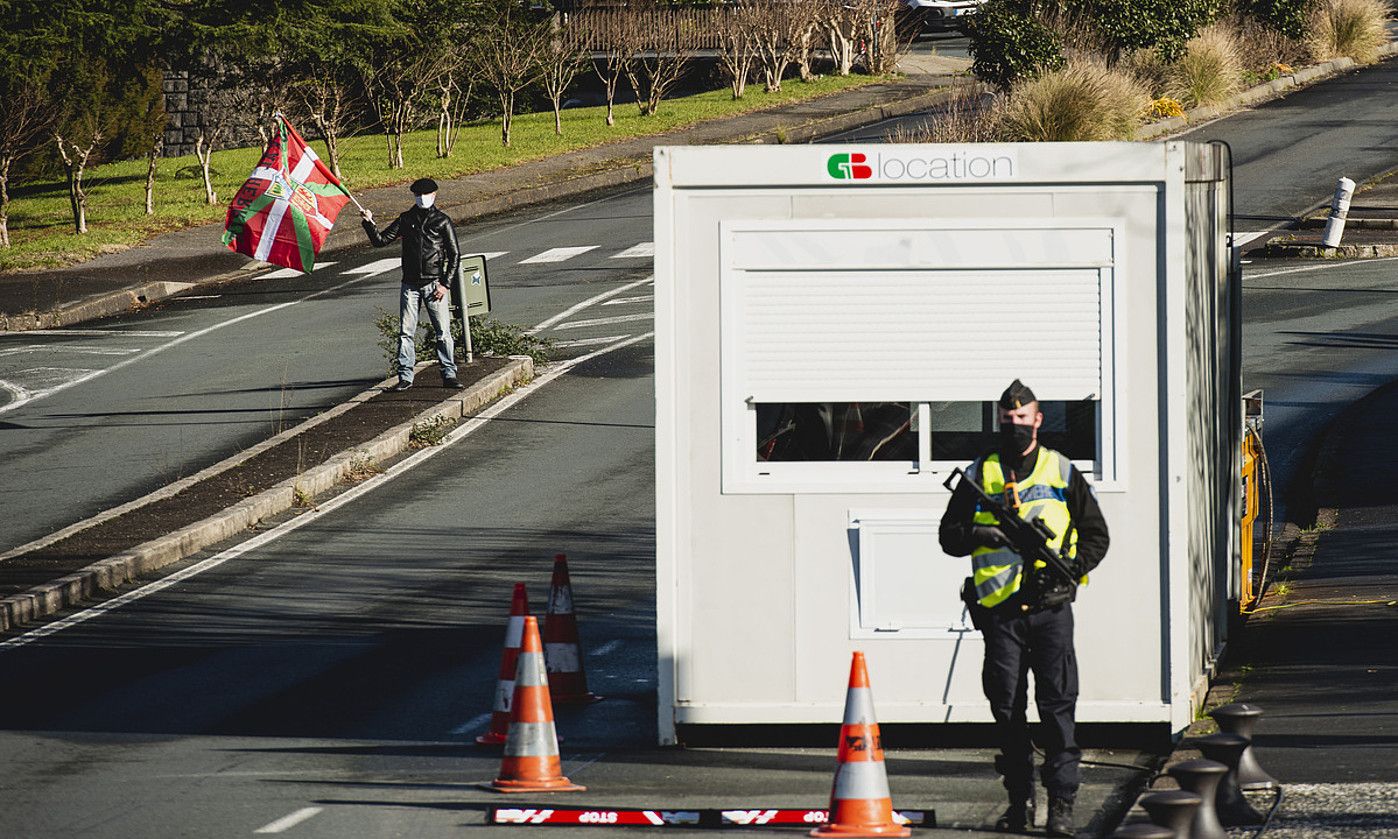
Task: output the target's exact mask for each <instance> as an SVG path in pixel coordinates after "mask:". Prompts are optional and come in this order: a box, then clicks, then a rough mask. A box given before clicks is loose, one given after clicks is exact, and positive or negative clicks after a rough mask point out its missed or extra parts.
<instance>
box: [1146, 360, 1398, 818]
mask: <svg viewBox="0 0 1398 839" xmlns="http://www.w3.org/2000/svg"><path fill="white" fill-rule="evenodd" d="M1394 416H1398V384H1392V385H1388V386H1386V387H1384V388H1381V389H1380V390H1378V391H1376V392H1374V393H1373V394H1371V395H1369V396H1368V397H1366V398H1365V399H1362V400H1360V401H1359V402H1357V403H1355V404H1354V405H1351V406H1350V407H1349V408H1348V409H1347V410H1346V411H1345V412H1344V413H1343V414H1341V415H1340V416H1339V418H1337V419H1336V421H1335V422H1334V423H1333V424H1332V425H1331V427H1330V428H1329V429H1328V430H1327V431H1326V432H1325V434H1324V436H1323V437H1322V440H1321V444H1320V449H1319V454H1318V457H1317V463H1318V464H1319V466H1318V467H1317V471H1316V474H1315V476H1314V488H1315V495H1316V504H1317V507H1318V511H1317V516H1316V526H1315V527H1313V528H1310V529H1308V530H1306V531H1303V533H1302V535H1301V536H1300V537H1299V538H1298V540H1297V547H1296V549H1295V551H1294V552H1293V553H1292V555H1291V558H1290V560H1289V564H1288V565H1287V566H1285V567H1284V568H1283V569H1282V571H1281V572H1280V573H1279V574H1278V578H1277V580H1276V581H1275V582H1274V583H1272V585H1271V586H1270V587H1269V589H1268V591H1267V594H1266V597H1265V598H1264V600H1263V603H1262V605H1261V607H1260V608H1259V609H1258V610H1257V611H1256V612H1255V613H1254V614H1252V615H1251V616H1250V617H1249V618H1248V620H1247V623H1246V625H1245V626H1244V627H1243V628H1242V629H1241V630H1238V631H1236V632H1235V634H1234V636H1233V638H1232V640H1231V641H1230V649H1229V652H1228V657H1227V660H1226V662H1225V666H1224V667H1223V669H1222V671H1221V672H1220V674H1219V676H1218V678H1217V679H1216V680H1215V683H1214V684H1215V687H1214V689H1213V690H1212V691H1211V692H1210V695H1209V699H1208V702H1207V706H1208V707H1217V706H1219V705H1221V704H1225V703H1228V702H1248V703H1251V704H1255V705H1257V706H1259V707H1261V708H1262V709H1263V711H1264V712H1265V715H1264V716H1263V717H1262V719H1261V722H1260V723H1259V724H1258V726H1257V731H1256V733H1255V736H1254V740H1253V743H1254V745H1255V749H1256V753H1257V758H1258V760H1259V762H1261V764H1262V766H1263V768H1264V769H1266V771H1267V772H1269V773H1270V774H1271V775H1272V776H1273V777H1275V778H1276V779H1277V780H1278V781H1279V782H1280V783H1281V785H1282V787H1283V792H1284V795H1285V797H1284V799H1283V800H1282V803H1281V806H1280V809H1279V810H1278V812H1277V815H1276V817H1275V819H1274V820H1273V822H1272V825H1271V826H1270V827H1269V829H1268V830H1267V832H1266V834H1265V837H1266V839H1320V837H1325V839H1360V837H1364V839H1368V837H1378V836H1389V837H1393V836H1398V486H1394V485H1393V484H1392V483H1391V482H1389V481H1387V480H1386V478H1387V473H1389V472H1391V471H1392V469H1393V467H1394V465H1395V464H1398V435H1395V434H1394V433H1393V422H1392V418H1393V417H1394ZM1214 730H1216V729H1215V728H1214V727H1213V724H1212V721H1211V720H1209V719H1207V718H1205V719H1202V720H1200V721H1199V722H1196V723H1195V724H1194V725H1193V726H1191V727H1190V729H1189V730H1188V731H1187V732H1186V739H1185V740H1184V741H1183V742H1182V743H1181V745H1180V747H1179V748H1178V749H1176V751H1175V753H1174V754H1173V755H1171V757H1170V759H1169V761H1168V762H1167V765H1172V764H1174V763H1177V762H1179V761H1180V760H1184V759H1188V758H1192V757H1197V756H1198V754H1197V752H1195V751H1194V750H1193V749H1191V747H1190V740H1189V738H1190V737H1196V736H1200V735H1203V734H1206V733H1210V732H1212V731H1214ZM1172 786H1173V783H1172V782H1171V781H1170V780H1169V779H1168V778H1166V779H1160V780H1159V781H1157V783H1156V784H1155V785H1154V788H1155V789H1165V788H1169V787H1172ZM1252 795H1258V796H1259V797H1258V798H1253V799H1251V800H1252V801H1253V804H1254V806H1256V807H1257V808H1258V809H1259V810H1260V811H1263V812H1265V810H1266V809H1267V807H1268V806H1270V804H1271V802H1272V795H1271V794H1270V793H1250V794H1249V797H1250V798H1251V796H1252ZM1133 814H1134V815H1133V819H1132V820H1135V816H1140V815H1143V814H1142V813H1141V812H1140V810H1139V808H1136V809H1135V810H1134V811H1133ZM1255 830H1256V828H1255V827H1251V828H1248V829H1247V830H1242V829H1235V830H1233V831H1232V832H1231V834H1230V835H1233V836H1239V837H1241V836H1251V835H1252V833H1253V832H1254V831H1255Z"/></svg>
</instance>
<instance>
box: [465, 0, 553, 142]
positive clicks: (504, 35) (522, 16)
mask: <svg viewBox="0 0 1398 839" xmlns="http://www.w3.org/2000/svg"><path fill="white" fill-rule="evenodd" d="M495 4H496V5H495V8H494V10H493V12H494V14H493V15H492V17H491V19H490V20H489V21H488V22H487V23H486V25H485V28H484V31H483V32H482V33H481V36H480V38H479V39H478V42H477V49H476V52H475V59H474V60H475V64H476V67H477V69H478V71H479V72H480V75H481V80H482V81H484V82H485V83H486V85H487V86H488V87H490V89H491V90H493V91H494V92H495V96H496V98H497V99H498V100H499V102H500V143H501V144H502V145H504V146H509V145H510V129H511V127H512V126H513V124H514V115H515V99H516V97H518V96H519V92H520V91H521V90H524V89H525V88H526V87H528V86H529V85H531V84H533V83H534V81H535V80H536V79H538V78H539V73H540V59H541V57H542V55H543V53H544V50H545V49H546V48H547V45H548V41H549V38H550V33H549V26H548V23H547V21H544V22H534V21H532V20H530V19H529V18H528V17H527V16H526V15H527V13H525V12H523V11H521V10H520V9H517V8H515V6H516V4H515V3H514V2H512V0H495Z"/></svg>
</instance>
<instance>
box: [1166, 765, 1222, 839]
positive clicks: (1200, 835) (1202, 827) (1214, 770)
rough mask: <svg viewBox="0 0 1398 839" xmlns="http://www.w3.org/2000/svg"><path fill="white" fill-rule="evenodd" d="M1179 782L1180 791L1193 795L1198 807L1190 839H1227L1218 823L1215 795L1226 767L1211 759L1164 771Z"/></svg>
mask: <svg viewBox="0 0 1398 839" xmlns="http://www.w3.org/2000/svg"><path fill="white" fill-rule="evenodd" d="M1166 771H1167V772H1169V774H1170V777H1171V778H1174V779H1175V780H1176V781H1178V782H1179V785H1180V789H1183V790H1188V791H1189V792H1192V793H1197V794H1198V796H1199V799H1200V800H1199V808H1198V809H1197V810H1195V811H1194V821H1193V823H1192V824H1191V825H1190V831H1189V835H1190V839H1228V833H1227V832H1226V831H1225V830H1224V829H1223V825H1222V824H1220V823H1219V821H1218V804H1217V800H1218V799H1217V798H1216V795H1217V793H1218V784H1219V782H1220V781H1222V780H1223V776H1224V775H1227V774H1228V767H1227V766H1224V765H1223V764H1222V763H1219V762H1218V761H1214V760H1186V761H1183V762H1181V763H1177V764H1175V765H1174V766H1171V767H1170V768H1169V769H1167V770H1166Z"/></svg>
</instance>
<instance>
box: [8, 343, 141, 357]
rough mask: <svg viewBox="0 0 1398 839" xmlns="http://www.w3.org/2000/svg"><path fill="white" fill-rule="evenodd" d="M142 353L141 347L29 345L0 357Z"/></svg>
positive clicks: (14, 349) (13, 348) (10, 350)
mask: <svg viewBox="0 0 1398 839" xmlns="http://www.w3.org/2000/svg"><path fill="white" fill-rule="evenodd" d="M140 351H141V348H140V347H122V348H107V347H82V346H78V345H76V344H29V345H28V346H24V347H10V348H9V349H6V350H0V356H7V355H27V354H28V353H36V352H46V353H47V352H64V353H80V354H82V355H131V354H133V353H138V352H140Z"/></svg>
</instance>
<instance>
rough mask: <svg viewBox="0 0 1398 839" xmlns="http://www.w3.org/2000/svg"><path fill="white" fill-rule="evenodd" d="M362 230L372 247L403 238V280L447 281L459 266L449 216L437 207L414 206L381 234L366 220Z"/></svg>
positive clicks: (416, 283) (416, 282)
mask: <svg viewBox="0 0 1398 839" xmlns="http://www.w3.org/2000/svg"><path fill="white" fill-rule="evenodd" d="M364 232H365V233H367V234H369V241H370V242H372V243H373V245H374V247H376V248H381V247H383V246H385V245H389V244H392V243H393V242H394V241H396V240H398V239H402V240H403V282H404V283H406V284H407V285H411V286H422V285H426V284H427V283H429V282H431V281H433V280H438V281H440V282H442V283H450V280H451V278H452V277H454V276H456V272H457V270H458V269H459V268H460V267H461V248H459V247H458V246H457V244H456V228H455V227H453V226H452V223H451V218H449V217H448V216H447V214H446V213H444V212H442V211H441V210H439V209H437V208H436V207H429V208H428V209H426V210H424V209H421V208H419V207H413V208H412V209H411V210H408V211H407V212H406V213H403V214H402V215H401V216H399V217H398V218H397V219H395V220H394V222H393V223H392V224H390V225H389V226H388V227H386V228H384V231H383V232H382V233H380V232H379V231H378V230H377V229H375V227H374V225H373V224H372V223H370V222H369V221H368V220H367V219H366V220H364Z"/></svg>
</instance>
